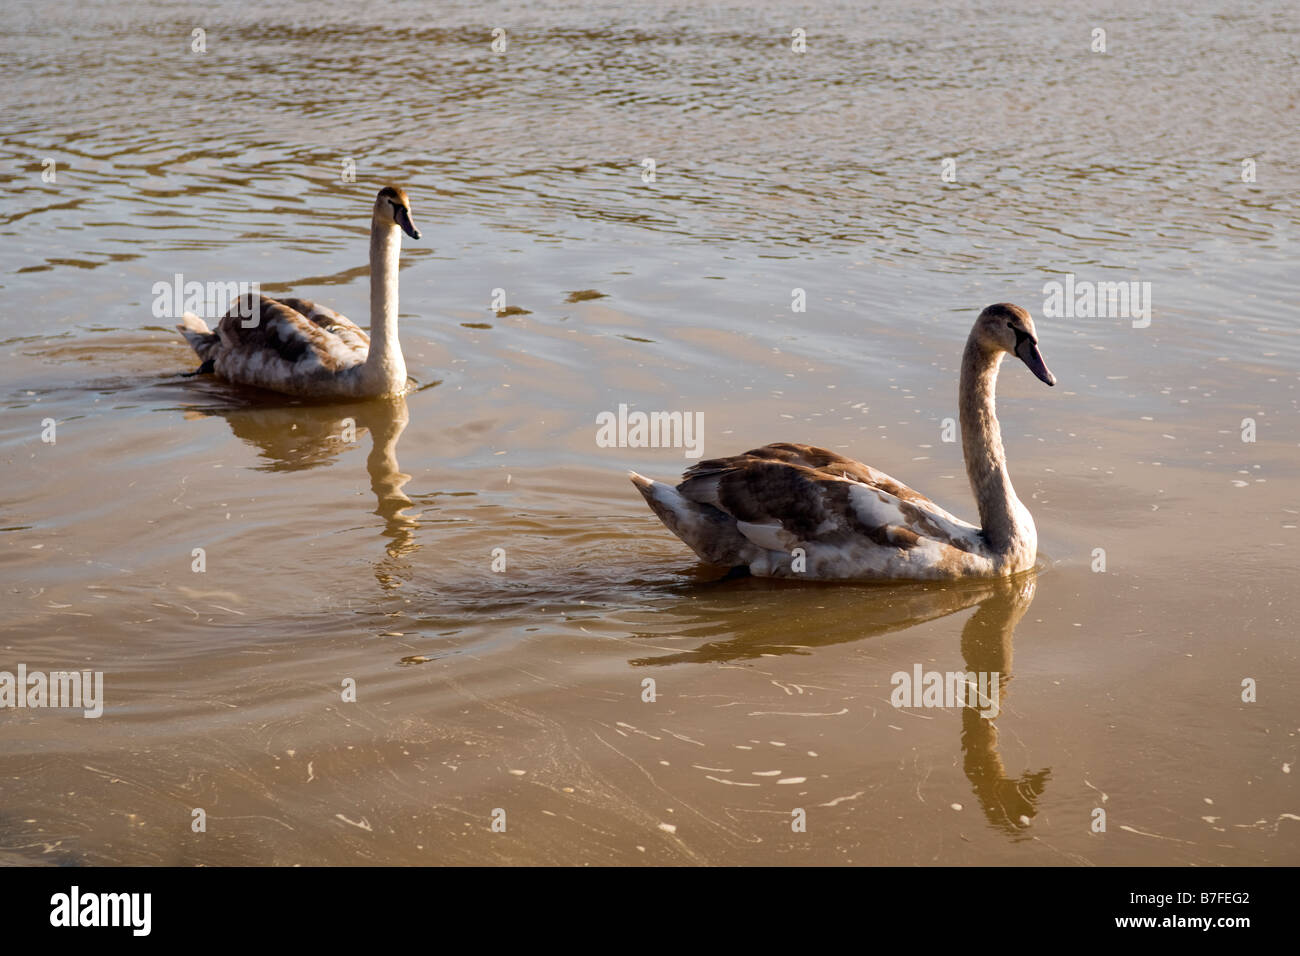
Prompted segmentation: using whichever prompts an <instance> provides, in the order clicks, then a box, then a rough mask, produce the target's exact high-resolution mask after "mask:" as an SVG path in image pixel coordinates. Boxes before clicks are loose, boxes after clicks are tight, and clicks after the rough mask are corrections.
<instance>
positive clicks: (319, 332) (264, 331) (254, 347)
mask: <svg viewBox="0 0 1300 956" xmlns="http://www.w3.org/2000/svg"><path fill="white" fill-rule="evenodd" d="M250 300H251V303H250ZM290 301H296V302H299V303H300V304H304V303H303V302H302V300H290ZM254 317H256V319H257V321H256V322H250V320H251V319H252V318H254ZM350 324H351V323H349V325H350ZM353 328H355V326H353ZM357 331H360V330H359V329H358V330H357ZM217 334H218V335H219V336H221V343H222V345H223V346H225V348H226V349H228V350H230V351H231V352H232V353H245V354H248V353H259V352H264V353H275V354H276V355H279V356H280V358H282V359H284V360H285V361H286V362H288V363H290V364H296V363H298V362H299V361H301V360H302V358H303V356H304V355H305V354H306V353H307V351H308V350H311V351H313V352H315V353H316V356H317V357H318V358H319V359H320V364H321V366H322V367H323V368H324V369H326V370H327V371H330V372H336V371H339V370H341V369H343V368H346V367H347V363H346V362H345V361H343V359H342V357H341V355H340V352H341V350H340V349H339V347H338V342H337V341H334V339H335V336H334V335H333V333H331V332H327V331H326V330H325V329H324V328H322V327H321V326H320V325H319V324H318V323H317V322H313V321H312V320H311V319H309V318H307V317H306V316H304V315H303V314H302V313H301V312H299V311H298V310H297V309H294V308H292V307H291V306H289V305H287V304H285V302H282V301H279V300H277V299H271V298H268V297H266V296H253V295H244V296H241V297H240V299H239V301H237V302H236V303H235V304H234V305H233V306H232V307H231V309H230V311H229V312H228V313H227V314H226V316H225V318H223V319H222V320H221V323H220V324H219V325H218V326H217ZM362 334H363V335H364V333H362Z"/></svg>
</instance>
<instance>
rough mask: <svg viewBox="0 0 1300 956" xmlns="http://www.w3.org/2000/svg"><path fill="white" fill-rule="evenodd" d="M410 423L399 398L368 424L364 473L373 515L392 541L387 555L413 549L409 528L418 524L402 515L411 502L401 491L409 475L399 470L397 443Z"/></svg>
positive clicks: (404, 402)
mask: <svg viewBox="0 0 1300 956" xmlns="http://www.w3.org/2000/svg"><path fill="white" fill-rule="evenodd" d="M408 421H410V415H409V413H408V412H407V408H406V400H405V399H403V398H399V399H397V400H396V401H394V402H393V403H392V404H391V405H389V406H388V407H387V408H385V409H384V414H383V415H382V416H377V417H376V419H375V420H373V421H371V422H370V423H369V424H370V437H371V446H370V454H369V455H368V456H367V457H366V470H367V471H369V472H370V490H371V491H373V492H374V493H375V500H376V502H377V505H378V506H377V507H376V509H375V513H376V514H377V515H379V516H380V517H382V518H383V519H384V534H385V535H387V536H388V537H389V538H392V539H394V540H393V544H391V545H390V546H389V552H390V553H396V552H404V551H409V550H414V546H413V545H412V543H411V538H412V529H414V528H415V527H417V525H418V522H417V521H416V520H415V519H414V518H411V517H409V516H408V515H406V514H405V513H404V509H406V508H409V507H410V506H411V503H412V502H411V499H410V498H409V497H407V496H406V494H405V492H403V491H402V488H403V487H404V486H405V485H406V483H407V482H408V481H410V480H411V476H410V475H408V474H405V473H403V472H402V471H400V470H399V468H400V466H399V465H398V463H397V440H398V439H399V438H401V437H402V432H403V431H405V430H406V424H407V422H408Z"/></svg>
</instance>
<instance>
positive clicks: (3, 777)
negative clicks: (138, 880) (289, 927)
mask: <svg viewBox="0 0 1300 956" xmlns="http://www.w3.org/2000/svg"><path fill="white" fill-rule="evenodd" d="M792 17H793V15H792V14H790V13H788V12H786V11H785V7H784V6H783V5H781V4H767V3H759V4H755V3H748V4H745V5H742V6H728V5H721V6H720V5H716V4H715V5H711V6H710V7H709V8H708V9H707V10H701V9H698V8H697V7H695V6H694V5H689V4H652V3H632V4H628V3H618V4H614V3H610V4H594V5H593V4H587V3H581V4H579V3H562V2H547V3H545V4H543V5H537V4H530V5H526V6H501V7H488V8H484V7H482V6H481V5H479V4H463V5H452V6H449V5H444V4H439V5H437V6H436V7H434V6H433V5H430V6H429V7H428V8H427V9H421V8H419V7H416V6H414V5H410V4H396V3H392V2H387V0H378V2H373V3H368V4H364V5H357V4H344V3H339V2H337V0H332V2H326V3H301V4H294V5H292V6H289V7H286V8H283V9H281V8H276V7H267V6H266V5H263V4H235V3H231V4H222V5H219V6H217V7H213V6H211V5H203V6H198V5H196V6H193V7H189V8H187V7H185V6H183V5H168V6H166V7H162V8H158V9H150V8H149V7H148V6H144V5H136V4H128V3H121V2H112V3H107V4H99V5H94V6H91V7H88V8H85V9H77V10H75V11H73V10H64V9H63V8H59V7H52V6H50V5H48V4H38V3H11V4H9V5H8V6H7V8H6V18H5V22H4V24H3V25H2V26H0V31H2V32H0V51H3V56H4V60H5V63H6V68H5V73H6V88H5V92H4V95H3V124H2V125H0V130H2V132H0V170H2V175H3V176H4V178H5V180H6V182H5V190H4V194H3V199H0V220H2V223H3V225H2V226H0V233H2V234H3V236H4V239H3V244H2V245H0V275H2V276H3V280H2V283H3V289H2V291H0V297H2V298H0V301H2V302H3V312H2V313H0V315H2V318H3V326H2V327H0V346H2V347H3V348H2V353H0V354H3V362H2V363H0V449H2V451H0V458H2V460H3V469H4V472H3V473H4V493H3V499H2V500H3V506H2V507H3V519H2V520H0V525H3V535H2V536H0V543H2V546H3V550H2V551H0V561H2V562H3V568H4V571H3V595H4V605H3V610H4V634H3V638H2V639H0V648H2V649H3V654H2V655H0V670H9V671H14V670H15V669H16V668H17V667H18V666H19V665H20V664H21V665H25V667H26V668H27V669H28V670H31V671H53V670H66V669H72V668H76V669H87V670H92V671H102V672H103V674H104V711H103V715H102V716H101V717H100V718H98V719H85V718H83V717H82V716H81V714H80V712H75V711H68V710H52V709H46V710H33V709H6V710H0V781H2V783H0V795H2V796H0V861H4V862H26V863H41V862H47V863H130V864H138V863H144V864H148V863H154V864H173V863H185V864H191V863H206V864H225V863H277V864H289V863H335V864H348V863H375V862H384V863H401V864H409V863H430V864H431V863H524V864H535V863H573V864H624V863H682V864H690V863H714V864H738V863H792V864H816V863H854V864H875V863H918V864H929V863H943V864H965V863H999V864H1017V863H1020V864H1074V863H1095V864H1138V863H1146V864H1151V863H1172V864H1220V863H1238V864H1239V863H1261V864H1280V863H1290V864H1295V863H1300V819H1298V817H1300V797H1298V796H1297V788H1296V779H1297V776H1298V774H1297V772H1296V765H1297V760H1298V758H1300V750H1298V747H1297V741H1298V740H1300V737H1298V736H1297V734H1300V707H1297V704H1296V699H1297V696H1296V690H1297V678H1298V677H1300V667H1298V666H1297V654H1296V650H1295V628H1296V623H1295V622H1296V620H1297V618H1298V617H1300V594H1298V593H1297V588H1296V584H1295V581H1296V572H1297V568H1298V567H1300V560H1298V558H1297V541H1298V536H1300V530H1297V525H1300V495H1298V494H1297V479H1298V478H1300V427H1298V425H1300V416H1298V414H1297V413H1298V411H1300V409H1298V408H1297V397H1298V392H1297V381H1298V376H1297V370H1298V368H1300V321H1298V319H1300V316H1298V314H1297V309H1296V290H1295V281H1294V278H1295V268H1294V262H1295V258H1296V245H1295V242H1296V234H1295V230H1296V226H1297V220H1298V219H1300V215H1298V213H1297V207H1296V201H1295V200H1296V196H1297V187H1300V177H1298V176H1297V174H1296V171H1295V163H1294V157H1295V156H1296V155H1297V154H1298V153H1300V134H1298V133H1297V130H1300V123H1298V122H1297V118H1298V117H1297V109H1296V106H1297V90H1296V86H1297V84H1296V69H1295V50H1296V42H1297V37H1298V35H1300V25H1298V23H1297V17H1296V16H1295V13H1294V11H1293V10H1292V11H1288V10H1286V9H1284V8H1275V7H1273V6H1271V5H1267V4H1247V5H1246V6H1242V5H1236V6H1234V7H1233V9H1232V10H1231V11H1230V12H1217V11H1216V9H1215V8H1214V7H1213V6H1212V5H1209V4H1200V3H1194V4H1191V5H1184V6H1183V7H1182V8H1181V9H1179V10H1178V11H1160V12H1156V13H1151V14H1149V15H1148V14H1144V13H1137V12H1133V11H1130V10H1127V9H1126V8H1124V7H1123V6H1120V7H1116V8H1114V9H1113V10H1111V11H1108V12H1106V14H1105V16H1104V17H1099V18H1098V19H1097V20H1096V22H1094V21H1093V20H1092V19H1090V18H1089V17H1086V16H1083V15H1082V14H1080V13H1076V12H1074V11H1070V10H1066V9H1062V8H1058V6H1057V5H1054V4H1047V3H1028V4H1010V3H995V4H986V5H982V6H981V7H979V8H978V9H976V8H973V7H961V8H959V9H953V10H949V11H935V12H933V13H920V12H918V11H916V10H913V9H912V8H911V5H910V4H897V5H894V4H867V5H865V6H864V5H861V4H822V5H814V6H812V7H810V8H807V9H806V10H804V11H801V12H800V14H799V15H798V18H796V19H792ZM493 27H502V28H504V29H505V30H506V35H507V38H508V42H509V46H508V48H507V50H506V52H505V53H504V54H500V55H497V54H494V53H493V52H492V50H491V47H490V43H491V40H492V28H493ZM795 27H803V28H805V29H806V30H807V33H808V52H806V53H804V54H795V53H793V52H791V50H790V34H791V30H792V29H793V28H795ZM1096 27H1101V28H1104V29H1105V30H1106V31H1107V52H1106V53H1104V54H1103V53H1094V52H1092V51H1091V50H1090V49H1089V46H1090V44H1091V42H1092V31H1093V29H1094V28H1096ZM196 28H202V29H203V30H204V31H205V39H206V47H207V52H206V53H202V54H199V53H194V52H191V48H190V47H191V43H192V31H193V30H194V29H196ZM647 157H650V158H653V159H654V160H655V162H656V179H655V182H653V183H646V182H643V180H642V172H643V166H642V161H643V160H644V159H645V158H647ZM945 157H950V158H954V159H955V160H956V167H955V171H956V181H955V182H952V183H948V182H945V181H944V180H943V178H942V177H941V163H942V160H943V159H944V158H945ZM46 159H53V160H54V161H55V166H54V168H55V170H56V175H57V179H56V181H55V182H45V181H43V180H42V176H41V174H42V170H43V169H45V168H47V167H46V165H45V163H44V160H46ZM346 159H351V160H353V161H354V162H355V164H356V170H357V181H356V183H354V184H343V183H340V182H339V178H340V176H339V173H340V169H341V168H342V164H343V162H344V160H346ZM1246 159H1252V160H1254V162H1255V164H1256V166H1255V170H1256V181H1255V182H1253V183H1248V182H1243V181H1242V171H1243V165H1242V163H1243V160H1246ZM387 181H397V182H401V183H404V184H405V185H406V186H407V188H408V190H409V192H410V194H411V197H412V202H413V205H414V209H415V213H416V217H417V220H418V221H419V223H420V225H421V226H422V228H423V229H424V233H425V238H424V241H423V242H420V243H407V247H406V249H405V251H404V253H403V267H404V268H403V271H402V278H401V281H402V303H403V318H402V341H403V345H404V348H405V351H406V354H407V364H408V366H409V368H410V371H411V374H412V376H413V377H414V379H415V380H416V385H417V390H415V391H413V392H412V393H411V394H410V395H409V396H407V398H406V399H405V400H404V401H402V402H398V403H393V404H389V403H382V402H381V403H366V404H361V405H354V406H337V407H309V406H303V405H300V404H294V403H291V402H287V401H278V402H268V401H266V400H265V399H261V400H258V399H254V398H253V397H251V396H249V395H246V394H241V393H239V392H236V391H234V390H231V389H229V388H226V387H224V386H222V385H220V384H219V383H215V382H212V381H208V380H203V379H186V378H181V377H179V376H178V375H177V373H178V372H181V371H185V370H188V369H190V368H192V367H193V366H194V364H195V363H194V360H193V357H192V355H190V354H189V353H188V352H187V351H186V349H185V348H184V346H183V343H182V341H181V339H180V337H179V336H178V335H176V334H175V333H174V332H173V331H171V328H170V322H169V321H167V320H164V319H158V318H154V317H153V316H152V315H151V303H152V300H153V293H152V291H151V290H152V287H153V284H154V283H155V282H159V281H170V280H171V278H172V276H173V275H174V274H176V273H181V274H183V275H184V276H185V278H186V279H197V280H200V281H204V280H208V279H212V280H220V281H228V280H229V281H249V282H253V281H260V282H262V284H263V285H262V288H263V290H264V291H266V292H268V293H272V294H274V293H275V292H277V291H284V290H289V289H292V290H293V291H294V292H295V293H296V294H298V295H303V296H307V297H309V298H315V299H319V300H320V301H323V302H326V303H328V304H331V305H333V306H334V307H336V308H338V309H339V310H340V311H342V312H344V313H345V314H348V315H350V316H352V317H353V318H354V319H356V320H358V321H361V322H362V323H364V322H365V321H366V315H367V293H366V270H365V249H366V245H365V241H366V240H365V234H366V227H367V223H366V216H367V210H368V208H369V203H370V201H371V198H372V197H373V194H374V191H375V189H376V188H377V187H378V186H379V185H381V184H382V183H384V182H387ZM1065 273H1074V274H1076V275H1077V276H1078V277H1079V279H1081V280H1088V281H1126V282H1127V281H1138V282H1149V283H1151V286H1150V289H1151V302H1152V311H1151V321H1150V325H1149V327H1145V328H1135V327H1134V323H1133V322H1132V321H1130V320H1129V319H1127V318H1122V317H1119V318H1117V317H1108V316H1103V317H1097V318H1070V319H1066V318H1050V317H1044V316H1043V310H1044V292H1043V287H1044V284H1045V283H1047V282H1050V281H1052V280H1054V279H1057V278H1060V277H1061V276H1062V275H1063V274H1065ZM495 289H503V290H504V292H505V297H506V302H507V303H508V304H509V305H511V306H516V307H518V308H520V309H524V310H527V311H526V313H524V314H518V313H517V314H512V315H508V316H498V315H496V314H495V313H494V311H493V310H492V308H491V305H492V297H493V295H494V292H493V290H495ZM794 289H803V290H805V294H806V297H807V304H808V305H807V311H806V313H802V314H794V313H792V311H791V302H792V294H793V293H792V290H794ZM580 290H595V291H597V292H599V293H602V294H603V297H601V298H585V297H573V296H571V293H573V292H575V291H580ZM570 298H576V299H578V301H572V302H571V301H569V299H570ZM999 300H1009V301H1013V302H1017V303H1020V304H1022V305H1025V306H1026V307H1028V308H1029V309H1030V310H1031V311H1032V312H1033V313H1034V314H1035V316H1036V317H1037V318H1038V323H1039V331H1040V333H1041V338H1042V345H1043V351H1044V354H1045V356H1046V358H1047V361H1048V363H1049V364H1050V365H1051V367H1052V369H1053V370H1054V371H1055V373H1056V374H1057V376H1058V378H1059V379H1060V385H1059V386H1058V387H1057V388H1056V389H1054V390H1048V389H1045V388H1043V387H1042V386H1041V385H1039V384H1038V383H1037V382H1035V381H1034V380H1033V379H1032V377H1030V376H1029V375H1028V374H1027V373H1025V372H1024V370H1023V369H1019V368H1014V369H1013V368H1008V369H1007V371H1006V372H1005V373H1004V375H1003V379H1002V384H1001V392H1000V395H1001V402H1000V405H999V411H1000V414H1001V417H1002V421H1003V427H1004V431H1005V435H1006V440H1007V445H1008V454H1009V457H1010V462H1011V470H1012V474H1013V477H1014V479H1015V481H1016V485H1017V489H1018V491H1019V493H1020V495H1021V497H1022V498H1023V499H1024V500H1025V501H1026V503H1027V504H1028V505H1029V506H1030V508H1031V509H1032V511H1033V513H1034V516H1035V519H1036V521H1037V525H1038V529H1039V535H1040V548H1041V556H1040V568H1039V570H1038V571H1037V572H1036V573H1034V574H1031V575H1028V576H1026V577H1023V578H1021V579H1018V580H1016V581H1012V582H1004V583H1000V584H994V583H988V584H973V585H966V586H960V587H946V588H943V587H933V586H916V585H898V586H851V585H850V586H816V585H802V586H800V585H797V584H790V583H773V582H762V581H752V580H751V581H734V582H732V581H728V582H723V581H719V580H718V576H719V575H718V573H717V572H716V571H713V570H710V569H704V568H701V567H699V566H698V564H697V562H695V561H694V559H693V557H692V556H691V554H690V553H689V552H688V551H687V550H686V548H685V547H684V546H683V545H681V544H680V543H679V542H678V541H677V540H676V539H675V538H674V537H673V536H672V535H671V534H670V533H669V532H667V531H666V530H665V529H664V528H663V527H662V526H661V525H660V524H659V523H658V521H657V520H656V519H655V518H654V517H653V516H652V515H650V513H649V512H648V511H647V509H646V508H645V506H644V504H643V503H642V501H641V500H640V497H639V496H638V495H637V493H636V492H635V490H634V489H633V487H632V486H631V485H630V484H629V483H628V481H627V479H626V476H625V471H626V469H628V468H635V469H636V470H638V471H641V472H643V473H646V474H650V475H654V476H656V477H660V478H668V477H671V476H673V475H675V474H677V473H678V472H680V471H681V470H682V468H683V467H684V466H685V465H687V464H689V459H687V458H686V457H685V455H684V453H683V450H682V449H667V448H665V449H636V448H603V447H600V446H599V445H598V444H597V442H596V424H595V423H596V417H597V415H599V414H600V413H601V412H605V411H616V410H617V409H618V407H619V405H620V404H626V405H628V406H629V407H630V408H633V409H642V410H656V409H661V410H680V411H686V412H692V413H694V412H703V414H704V422H705V432H704V446H703V450H704V452H705V454H706V455H717V454H728V453H734V452H737V451H742V450H744V449H746V448H750V447H753V446H755V445H758V444H762V443H764V442H768V441H778V440H795V441H808V442H813V443H816V444H821V445H825V446H828V447H831V448H834V449H837V450H840V451H843V452H846V453H849V454H852V455H854V456H855V457H858V458H861V459H863V460H865V461H867V462H869V463H871V464H873V465H875V466H877V467H880V468H882V469H884V470H886V471H888V472H890V473H892V474H894V475H895V476H897V477H899V478H900V479H902V480H904V481H906V482H908V483H909V484H911V485H912V486H914V487H916V488H918V489H920V490H921V491H923V492H925V493H927V494H929V495H930V496H932V497H934V498H935V499H936V500H938V501H939V502H940V503H942V504H944V505H946V506H947V507H949V508H950V509H952V510H954V511H956V512H957V513H959V514H961V515H963V516H964V517H968V518H974V517H975V512H974V506H973V503H972V502H971V500H970V497H969V490H968V488H967V485H966V480H965V477H964V475H963V472H962V463H961V458H960V454H961V453H960V445H959V444H955V443H949V442H945V441H943V440H942V428H943V421H944V419H946V418H950V417H955V416H956V369H957V363H958V358H959V354H960V350H961V346H962V342H963V340H964V337H965V333H966V331H967V329H968V328H969V325H970V323H971V321H972V320H973V318H974V316H975V314H976V312H977V311H978V309H979V308H980V307H982V306H983V305H986V304H988V303H990V302H994V301H999ZM46 419H53V420H54V421H55V422H56V441H55V442H53V443H49V442H46V441H43V440H42V434H43V432H44V431H45V429H46V425H45V420H46ZM1245 419H1250V420H1252V422H1253V428H1254V432H1255V434H1254V436H1253V437H1254V438H1255V440H1254V441H1253V442H1250V441H1243V433H1244V432H1248V430H1249V428H1248V426H1247V425H1245V424H1244V420H1245ZM349 421H350V422H352V423H354V424H355V428H356V436H355V441H352V440H350V439H351V437H352V436H351V435H350V434H349V433H348V428H349ZM194 549H203V555H204V561H205V570H204V571H203V572H202V573H198V572H196V571H194V570H193V565H194V562H195V557H194ZM496 549H501V550H500V551H497V550H496ZM1097 549H1102V551H1103V552H1104V561H1105V570H1104V572H1103V571H1101V570H1100V554H1099V552H1098V551H1097ZM494 555H495V557H494ZM501 559H504V561H505V568H504V570H493V566H494V561H496V563H497V566H498V567H499V566H500V560H501ZM918 666H919V667H920V668H921V669H922V670H924V671H930V670H936V671H941V672H947V671H955V670H974V671H986V672H994V671H996V672H998V673H999V675H1001V676H1000V677H999V682H998V684H997V687H998V691H999V703H1000V710H999V713H998V714H997V716H996V717H995V718H993V719H985V718H984V717H982V716H981V715H980V714H979V713H977V712H976V711H975V710H973V709H971V708H969V707H968V708H962V707H950V708H942V707H940V708H905V709H897V708H895V707H893V706H892V705H891V692H892V690H893V686H892V684H891V675H893V674H895V673H896V672H899V671H902V672H907V673H909V674H910V673H912V672H913V671H914V669H915V668H916V667H918ZM647 680H650V681H653V685H651V686H652V687H653V691H654V698H655V699H654V700H653V701H652V702H651V701H647V700H645V699H644V698H645V697H648V696H650V693H649V691H648V690H647V689H646V688H647V685H646V683H645V682H646V681H647ZM347 681H353V682H355V686H356V700H355V702H345V701H344V700H343V699H342V687H343V685H344V683H345V682H347ZM1243 681H1253V682H1255V684H1256V687H1257V690H1256V699H1255V700H1254V701H1253V702H1245V701H1243ZM196 808H201V809H202V810H203V811H204V812H205V814H206V832H194V831H193V828H192V820H193V814H194V810H195V809H196ZM1099 808H1100V809H1102V810H1104V811H1105V823H1106V828H1105V831H1104V832H1097V831H1096V830H1095V821H1096V820H1097V818H1098V815H1097V813H1096V811H1097V810H1098V809H1099ZM797 811H802V816H803V820H804V821H805V826H804V828H803V829H802V830H798V829H796V828H795V827H794V825H793V824H795V823H796V821H797V819H798V818H799V814H798V812H797ZM494 815H495V817H496V818H497V819H498V820H499V819H501V818H502V816H503V815H504V821H505V829H504V832H495V831H494V829H493V820H494Z"/></svg>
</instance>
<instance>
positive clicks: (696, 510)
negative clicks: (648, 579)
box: [628, 471, 755, 567]
mask: <svg viewBox="0 0 1300 956" xmlns="http://www.w3.org/2000/svg"><path fill="white" fill-rule="evenodd" d="M628 477H629V478H631V479H632V484H634V485H636V489H637V491H639V492H641V497H643V498H645V501H646V504H648V505H649V506H650V510H651V511H653V512H654V513H655V514H656V515H658V516H659V520H660V521H662V522H663V523H664V525H666V526H667V528H668V530H669V531H671V532H672V533H673V534H675V535H677V537H679V538H681V539H682V540H683V541H684V542H686V544H688V545H689V546H690V548H691V550H692V551H694V552H695V553H696V554H697V555H699V556H700V559H701V560H703V561H707V562H709V563H710V564H725V565H729V566H732V567H735V566H737V565H748V564H749V563H750V561H751V560H752V559H753V558H754V557H755V554H754V553H753V552H754V548H753V546H752V545H751V544H750V543H749V542H748V541H747V540H746V539H745V537H744V536H743V535H742V534H741V533H740V532H739V531H738V530H737V529H736V519H735V518H733V517H732V516H731V515H729V514H727V513H726V512H725V511H721V510H720V509H718V508H715V507H713V506H712V505H708V504H701V503H700V502H698V501H691V500H690V499H689V498H687V497H685V496H684V495H682V493H681V492H680V491H678V490H677V489H676V488H674V487H673V486H672V485H665V484H664V483H663V482H661V481H652V480H651V479H649V478H646V477H645V476H643V475H638V474H637V473H636V472H635V471H629V472H628Z"/></svg>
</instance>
